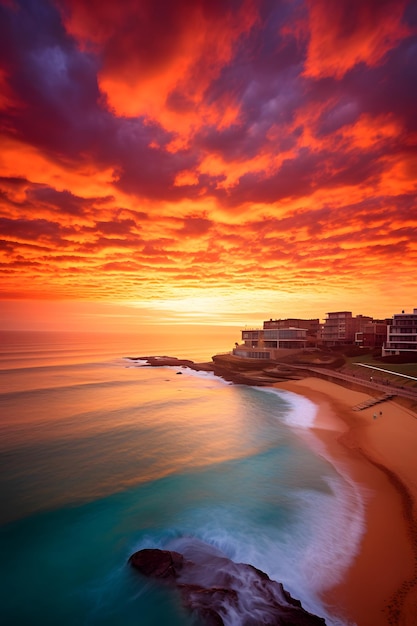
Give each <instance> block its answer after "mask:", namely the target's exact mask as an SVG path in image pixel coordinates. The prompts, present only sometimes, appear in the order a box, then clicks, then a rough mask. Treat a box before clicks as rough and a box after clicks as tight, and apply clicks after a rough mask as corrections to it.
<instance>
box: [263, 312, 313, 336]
mask: <svg viewBox="0 0 417 626" xmlns="http://www.w3.org/2000/svg"><path fill="white" fill-rule="evenodd" d="M263 327H264V329H265V330H266V329H273V328H305V329H306V331H307V337H316V338H317V337H318V336H319V335H320V330H321V325H320V320H319V318H316V319H310V320H302V319H297V318H295V317H293V318H290V319H285V320H281V319H279V320H273V319H272V318H271V319H270V320H268V321H266V322H264V325H263Z"/></svg>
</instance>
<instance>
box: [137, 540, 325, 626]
mask: <svg viewBox="0 0 417 626" xmlns="http://www.w3.org/2000/svg"><path fill="white" fill-rule="evenodd" d="M177 544H178V545H179V547H181V548H182V549H183V553H180V552H178V551H176V550H158V549H145V550H140V551H139V552H135V553H134V554H132V556H131V557H130V559H129V563H130V565H131V566H132V567H134V568H135V569H136V570H138V571H139V572H140V573H141V574H142V575H144V576H147V577H151V578H156V579H159V580H161V581H164V582H165V583H166V584H170V585H172V586H175V587H177V588H178V590H179V592H180V593H181V597H182V602H183V604H184V606H186V607H187V608H188V609H190V611H192V612H193V613H194V614H196V615H197V617H198V618H199V619H200V620H201V622H202V623H203V624H205V625H206V626H223V625H224V626H228V625H230V626H231V625H236V624H242V625H244V626H256V625H259V624H263V625H264V626H324V625H325V621H324V619H323V618H321V617H318V616H316V615H313V614H312V613H309V612H307V611H306V610H305V609H303V607H302V606H301V603H300V602H299V601H298V600H295V599H294V598H292V597H291V595H290V594H289V593H288V592H287V591H286V590H285V589H284V587H283V586H282V584H281V583H278V582H275V581H273V580H271V579H270V578H269V576H267V574H265V573H264V572H262V571H260V570H258V569H256V568H255V567H253V566H252V565H246V564H243V563H234V562H233V561H231V560H230V559H228V558H226V557H225V556H223V555H221V554H220V553H218V552H217V551H216V550H215V549H214V548H212V547H211V546H208V545H207V544H204V543H203V542H199V541H197V540H195V539H188V540H183V541H182V543H181V540H177Z"/></svg>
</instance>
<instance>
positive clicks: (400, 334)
mask: <svg viewBox="0 0 417 626" xmlns="http://www.w3.org/2000/svg"><path fill="white" fill-rule="evenodd" d="M393 354H405V355H407V354H409V355H410V356H417V309H414V311H413V313H405V312H404V311H402V313H396V314H395V315H393V317H392V323H391V324H390V325H389V326H388V327H387V340H386V342H385V344H384V346H383V348H382V356H389V355H393Z"/></svg>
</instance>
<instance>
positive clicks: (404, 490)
mask: <svg viewBox="0 0 417 626" xmlns="http://www.w3.org/2000/svg"><path fill="white" fill-rule="evenodd" d="M274 386H276V387H278V388H281V389H286V390H288V391H292V392H294V393H299V394H301V395H303V396H305V397H307V398H309V399H310V400H312V401H313V402H315V403H316V404H317V405H318V407H319V410H318V414H317V418H316V433H317V435H318V436H319V437H320V439H321V440H322V441H323V443H324V444H325V446H326V454H328V455H329V457H330V458H332V459H334V460H335V463H336V464H337V463H342V464H343V466H344V467H345V468H347V471H348V473H349V474H350V476H351V477H352V479H353V480H355V482H357V483H358V484H359V485H360V486H362V487H363V488H364V492H365V493H366V498H365V502H366V530H365V532H364V536H363V539H362V542H361V545H360V551H359V553H358V554H356V555H355V557H354V559H353V561H352V564H351V567H350V568H349V570H348V571H347V572H346V576H345V579H344V580H343V582H342V583H338V584H337V585H335V586H334V587H332V588H329V589H327V590H326V593H325V597H324V598H323V600H324V602H325V603H326V604H327V605H328V606H329V608H330V607H333V610H332V612H333V613H335V614H337V615H340V616H341V617H344V618H345V619H346V620H347V621H348V622H350V623H355V624H357V626H388V625H389V626H392V625H398V626H400V625H401V626H415V624H417V520H416V518H417V513H416V505H415V503H416V501H417V455H416V444H417V414H416V413H414V412H412V411H410V410H409V409H406V408H403V407H402V406H400V405H398V404H396V403H395V402H393V401H388V402H384V403H381V404H379V405H376V406H374V407H370V408H367V409H365V410H362V411H353V407H354V406H355V405H357V404H359V403H360V402H362V401H364V400H366V399H367V398H369V396H368V395H367V394H366V393H362V392H359V391H352V390H349V389H346V388H345V387H343V386H341V385H337V384H335V383H331V382H328V381H325V380H322V379H319V378H313V377H311V378H306V379H304V380H300V381H287V382H285V383H276V384H275V385H274Z"/></svg>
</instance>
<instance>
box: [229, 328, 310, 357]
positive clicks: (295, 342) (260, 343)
mask: <svg viewBox="0 0 417 626" xmlns="http://www.w3.org/2000/svg"><path fill="white" fill-rule="evenodd" d="M242 341H243V345H240V346H236V348H234V350H233V354H234V355H235V356H241V357H245V358H253V359H274V358H276V357H278V351H279V350H303V349H305V348H306V346H307V329H306V328H254V329H250V330H246V329H245V330H242Z"/></svg>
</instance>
